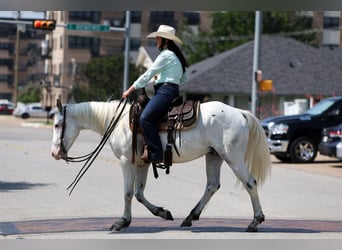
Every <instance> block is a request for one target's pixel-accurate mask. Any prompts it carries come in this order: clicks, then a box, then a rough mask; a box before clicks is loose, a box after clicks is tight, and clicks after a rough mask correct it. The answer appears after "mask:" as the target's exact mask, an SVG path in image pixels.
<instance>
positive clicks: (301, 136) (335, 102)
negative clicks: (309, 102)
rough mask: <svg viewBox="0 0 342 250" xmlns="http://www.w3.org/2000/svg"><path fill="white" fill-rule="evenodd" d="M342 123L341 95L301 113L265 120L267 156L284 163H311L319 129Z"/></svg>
mask: <svg viewBox="0 0 342 250" xmlns="http://www.w3.org/2000/svg"><path fill="white" fill-rule="evenodd" d="M340 123H342V96H336V97H331V98H326V99H323V100H321V101H320V102H318V103H317V104H316V105H314V106H313V107H312V108H310V109H308V110H307V111H306V112H305V113H303V114H299V115H286V116H275V117H269V118H266V119H264V120H262V121H261V125H262V127H263V128H264V130H265V133H266V137H267V140H268V147H269V150H270V153H271V154H272V155H274V156H275V157H276V158H277V159H278V160H280V161H282V162H288V163H310V162H313V161H314V160H315V158H316V156H317V153H318V146H319V143H320V142H321V139H322V130H323V128H325V127H333V126H337V125H339V124H340Z"/></svg>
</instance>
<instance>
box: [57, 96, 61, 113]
mask: <svg viewBox="0 0 342 250" xmlns="http://www.w3.org/2000/svg"><path fill="white" fill-rule="evenodd" d="M57 108H58V111H59V113H62V103H61V100H59V99H57Z"/></svg>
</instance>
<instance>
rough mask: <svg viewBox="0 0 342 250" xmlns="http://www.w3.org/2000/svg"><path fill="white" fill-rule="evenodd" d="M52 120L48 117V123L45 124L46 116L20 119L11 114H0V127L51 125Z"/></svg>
mask: <svg viewBox="0 0 342 250" xmlns="http://www.w3.org/2000/svg"><path fill="white" fill-rule="evenodd" d="M52 122H53V120H52V119H49V124H47V120H46V118H28V119H22V118H20V117H15V116H12V115H0V128H16V127H18V128H19V127H36V128H38V127H51V124H52Z"/></svg>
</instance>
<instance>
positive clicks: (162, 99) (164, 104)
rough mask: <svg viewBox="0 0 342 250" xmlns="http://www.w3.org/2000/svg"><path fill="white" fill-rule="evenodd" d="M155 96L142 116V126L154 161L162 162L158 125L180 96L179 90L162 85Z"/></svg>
mask: <svg viewBox="0 0 342 250" xmlns="http://www.w3.org/2000/svg"><path fill="white" fill-rule="evenodd" d="M155 91H156V93H155V96H154V97H152V98H151V100H150V101H149V102H148V104H147V105H146V107H145V109H144V111H143V112H142V114H141V116H140V125H141V128H142V132H143V135H144V138H145V142H146V144H147V146H148V148H149V151H150V154H149V157H150V159H151V160H152V161H162V160H163V158H164V155H163V147H162V144H161V140H160V136H159V131H158V127H157V124H158V122H159V121H161V120H162V119H163V118H164V116H165V115H166V114H167V112H168V110H169V107H170V105H171V102H172V101H173V99H175V98H176V97H177V96H179V88H178V87H177V86H170V85H164V84H160V85H158V86H156V88H155Z"/></svg>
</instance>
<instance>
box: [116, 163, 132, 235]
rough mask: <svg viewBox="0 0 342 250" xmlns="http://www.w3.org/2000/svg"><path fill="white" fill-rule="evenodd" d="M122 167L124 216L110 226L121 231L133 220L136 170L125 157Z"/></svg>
mask: <svg viewBox="0 0 342 250" xmlns="http://www.w3.org/2000/svg"><path fill="white" fill-rule="evenodd" d="M121 169H122V173H123V177H124V200H125V208H124V213H123V216H122V217H121V218H120V219H119V220H117V221H115V222H114V224H113V225H112V226H111V227H110V231H112V230H115V231H120V230H121V229H122V228H125V227H128V226H129V225H130V224H131V220H132V198H133V187H134V171H133V169H132V166H131V165H130V163H129V161H128V160H127V159H125V158H122V159H121Z"/></svg>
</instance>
